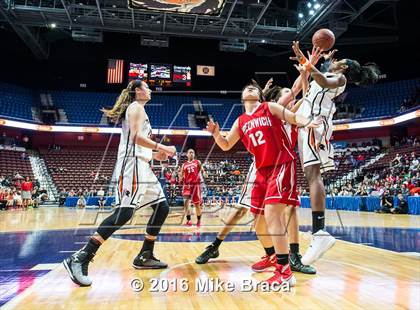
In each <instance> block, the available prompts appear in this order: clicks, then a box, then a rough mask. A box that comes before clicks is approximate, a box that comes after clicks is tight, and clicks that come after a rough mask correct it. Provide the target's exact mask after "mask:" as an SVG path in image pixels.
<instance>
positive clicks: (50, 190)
mask: <svg viewBox="0 0 420 310" xmlns="http://www.w3.org/2000/svg"><path fill="white" fill-rule="evenodd" d="M28 155H29V160H30V163H31V167H32V171H33V173H34V176H35V178H36V179H37V180H38V181H39V183H40V185H41V188H42V189H45V190H46V191H47V194H48V198H49V201H50V202H54V203H55V202H57V201H58V191H57V188H56V187H55V185H54V182H53V181H52V178H51V176H50V174H49V173H48V170H47V166H46V165H45V162H44V160H43V159H42V158H40V157H39V155H38V154H37V153H36V152H34V151H32V152H29V153H28Z"/></svg>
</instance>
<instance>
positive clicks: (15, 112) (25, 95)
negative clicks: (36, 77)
mask: <svg viewBox="0 0 420 310" xmlns="http://www.w3.org/2000/svg"><path fill="white" fill-rule="evenodd" d="M37 97H39V94H38V93H37V92H35V91H32V90H30V89H28V88H25V87H20V86H16V85H12V84H7V83H0V115H4V116H12V117H15V118H21V119H26V120H31V121H32V111H31V106H32V105H33V104H34V102H38V101H37V100H39V99H38V98H37Z"/></svg>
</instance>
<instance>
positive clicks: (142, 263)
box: [133, 251, 168, 269]
mask: <svg viewBox="0 0 420 310" xmlns="http://www.w3.org/2000/svg"><path fill="white" fill-rule="evenodd" d="M133 267H134V268H135V269H164V268H167V267H168V264H166V263H164V262H161V261H160V260H158V259H157V258H156V257H154V256H153V253H152V251H144V252H143V253H139V254H138V255H137V257H136V258H135V259H134V261H133Z"/></svg>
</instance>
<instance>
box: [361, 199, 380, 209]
mask: <svg viewBox="0 0 420 310" xmlns="http://www.w3.org/2000/svg"><path fill="white" fill-rule="evenodd" d="M365 199H366V211H369V212H374V211H376V210H379V208H380V207H381V198H379V197H373V196H370V197H366V198H365Z"/></svg>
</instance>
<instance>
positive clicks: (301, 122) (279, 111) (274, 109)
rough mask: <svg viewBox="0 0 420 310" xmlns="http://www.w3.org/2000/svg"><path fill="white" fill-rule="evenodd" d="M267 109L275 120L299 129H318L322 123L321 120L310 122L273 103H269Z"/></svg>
mask: <svg viewBox="0 0 420 310" xmlns="http://www.w3.org/2000/svg"><path fill="white" fill-rule="evenodd" d="M268 108H269V109H270V112H271V114H273V115H274V116H276V117H277V118H279V119H281V120H282V121H286V122H288V123H289V124H292V125H297V126H299V127H307V128H318V127H319V126H320V125H321V123H322V122H321V120H310V119H308V118H306V117H303V116H301V115H299V114H295V113H293V112H291V111H289V110H287V109H286V108H285V107H283V106H281V105H278V104H276V103H274V102H269V103H268Z"/></svg>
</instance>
